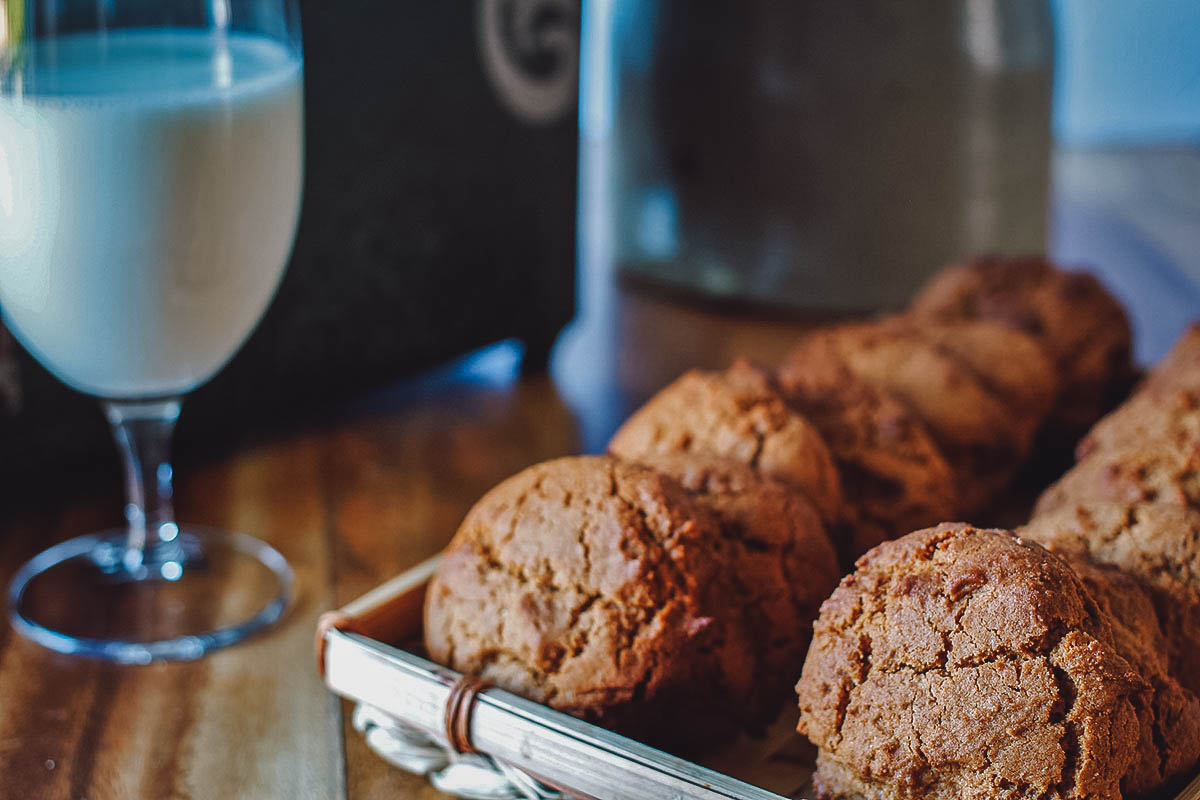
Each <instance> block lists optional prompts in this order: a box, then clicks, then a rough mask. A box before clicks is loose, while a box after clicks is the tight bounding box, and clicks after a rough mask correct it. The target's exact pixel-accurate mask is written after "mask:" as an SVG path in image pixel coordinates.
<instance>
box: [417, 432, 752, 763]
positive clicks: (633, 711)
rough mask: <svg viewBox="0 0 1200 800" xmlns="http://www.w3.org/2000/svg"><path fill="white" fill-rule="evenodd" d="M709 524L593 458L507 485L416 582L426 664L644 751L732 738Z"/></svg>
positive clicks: (722, 590)
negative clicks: (651, 744) (428, 577)
mask: <svg viewBox="0 0 1200 800" xmlns="http://www.w3.org/2000/svg"><path fill="white" fill-rule="evenodd" d="M734 552H735V551H734V550H733V549H732V548H731V547H730V545H729V543H728V541H727V537H726V535H725V534H724V533H723V531H722V528H721V523H720V521H719V520H718V519H717V517H716V515H715V514H713V513H712V511H710V510H709V509H708V508H706V507H704V506H703V505H702V504H700V503H698V502H696V501H694V500H693V499H692V498H690V497H689V496H688V494H687V492H686V491H685V490H684V489H683V487H681V486H680V485H679V484H678V483H677V482H676V481H674V480H672V479H670V478H668V477H666V476H664V475H662V474H660V473H658V472H656V471H654V470H652V469H650V468H649V467H643V466H638V465H635V464H630V463H627V462H622V461H619V460H617V459H615V458H610V457H605V456H582V457H572V458H562V459H557V460H554V461H549V462H546V463H543V464H538V465H536V466H533V467H530V468H529V469H526V470H524V471H523V472H521V473H519V474H517V475H515V476H513V477H512V478H509V479H508V480H506V481H504V482H503V483H501V484H500V485H499V486H497V487H496V488H495V489H493V490H492V491H490V492H489V493H488V494H487V495H485V496H484V497H483V499H481V500H480V501H479V502H478V503H477V504H476V505H475V507H474V508H472V509H471V511H470V512H469V513H468V514H467V517H466V519H465V520H464V521H463V524H462V526H461V527H460V528H459V531H458V533H457V534H456V535H455V537H454V539H453V541H452V542H451V543H450V546H449V547H448V548H447V550H446V552H445V556H444V560H443V562H442V565H441V567H440V569H439V571H438V573H437V575H436V576H435V577H434V579H433V580H432V581H431V583H430V586H429V590H428V594H427V597H426V606H425V641H426V646H427V647H428V650H429V653H430V655H431V657H432V658H433V659H434V660H435V661H438V662H440V663H443V664H446V665H448V666H450V667H452V668H454V669H456V670H459V671H461V672H465V673H471V674H475V675H479V676H481V677H483V678H485V679H487V680H490V681H492V682H493V683H495V684H496V685H498V686H501V687H503V688H505V689H508V690H510V691H512V692H515V693H517V694H520V695H522V696H525V697H528V698H530V699H532V700H536V701H538V702H541V703H546V704H548V705H550V706H551V707H553V708H557V709H559V710H562V711H566V712H567V713H570V714H575V715H577V716H580V717H583V718H585V719H589V720H593V721H596V722H598V723H600V724H603V725H607V726H610V727H614V728H617V729H619V730H622V731H625V732H628V733H630V734H632V735H636V736H639V737H641V738H644V739H648V740H650V741H655V742H667V743H672V744H681V745H684V746H686V745H688V744H695V743H696V742H697V740H700V741H704V740H706V739H711V738H713V737H714V736H718V735H722V732H725V733H728V732H731V731H736V730H737V729H738V726H739V725H740V724H741V722H742V720H743V719H744V718H745V716H746V713H747V709H750V708H758V707H759V701H758V698H757V692H758V687H756V686H755V677H756V674H757V673H756V669H757V664H756V663H755V656H754V648H753V647H752V645H751V642H750V641H749V640H748V638H747V625H746V622H745V615H744V613H743V610H742V608H741V607H740V606H739V604H738V603H737V602H736V599H737V597H738V595H737V591H736V587H734V586H733V585H732V582H731V580H730V576H729V567H728V565H729V564H730V563H731V562H732V559H733V556H734Z"/></svg>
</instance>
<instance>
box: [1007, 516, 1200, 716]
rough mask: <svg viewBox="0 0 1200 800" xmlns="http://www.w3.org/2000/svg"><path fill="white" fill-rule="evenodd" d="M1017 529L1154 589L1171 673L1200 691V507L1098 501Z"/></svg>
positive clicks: (1036, 519) (1040, 519)
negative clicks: (1198, 666)
mask: <svg viewBox="0 0 1200 800" xmlns="http://www.w3.org/2000/svg"><path fill="white" fill-rule="evenodd" d="M1018 533H1020V535H1021V536H1022V537H1025V538H1027V539H1032V540H1034V541H1036V542H1039V543H1040V544H1043V545H1045V546H1047V547H1051V548H1053V549H1055V550H1058V551H1060V552H1063V553H1071V554H1075V555H1078V556H1081V557H1086V558H1087V559H1089V560H1091V561H1093V562H1095V563H1098V564H1109V565H1111V566H1114V567H1116V568H1117V569H1120V570H1121V571H1122V572H1124V573H1125V574H1126V575H1129V576H1131V577H1133V578H1134V579H1136V580H1137V581H1139V582H1140V583H1141V584H1142V585H1143V586H1145V587H1146V588H1147V590H1148V591H1149V592H1150V595H1151V597H1152V598H1153V600H1154V607H1155V610H1156V612H1157V614H1158V619H1159V622H1160V624H1161V626H1162V629H1163V633H1164V635H1165V636H1166V640H1167V649H1166V652H1167V655H1168V656H1169V658H1170V662H1171V674H1172V675H1174V676H1175V677H1176V678H1177V679H1178V680H1179V681H1180V683H1182V684H1183V685H1184V686H1186V687H1188V688H1189V689H1191V690H1192V691H1193V692H1195V693H1197V694H1200V669H1197V665H1200V512H1197V511H1193V510H1190V509H1187V508H1182V507H1179V506H1171V505H1162V504H1119V503H1092V504H1086V505H1069V506H1066V507H1063V508H1060V509H1057V510H1055V511H1053V512H1050V513H1046V514H1040V515H1038V516H1036V517H1034V518H1033V520H1031V521H1030V523H1029V524H1028V525H1026V526H1024V527H1023V528H1021V529H1020V530H1019V531H1018Z"/></svg>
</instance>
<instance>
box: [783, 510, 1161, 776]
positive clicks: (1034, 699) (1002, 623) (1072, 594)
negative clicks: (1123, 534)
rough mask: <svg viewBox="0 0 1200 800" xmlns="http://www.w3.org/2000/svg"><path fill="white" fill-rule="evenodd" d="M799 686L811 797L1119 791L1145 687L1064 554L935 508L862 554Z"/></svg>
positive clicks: (822, 623)
mask: <svg viewBox="0 0 1200 800" xmlns="http://www.w3.org/2000/svg"><path fill="white" fill-rule="evenodd" d="M796 691H797V694H798V696H799V701H800V710H801V721H800V731H801V732H802V733H804V734H806V735H807V736H808V737H809V739H811V740H812V741H813V743H814V744H816V745H817V746H818V747H819V748H820V755H819V758H818V769H817V773H816V775H815V777H814V783H815V786H816V788H817V793H818V796H819V797H821V798H838V797H880V798H882V797H889V798H914V800H915V798H924V799H926V800H940V798H947V799H949V798H955V799H956V800H958V799H966V798H970V799H971V800H974V799H975V798H979V800H982V799H983V798H995V797H1013V798H1015V797H1059V798H1113V799H1115V798H1119V797H1121V794H1120V788H1119V783H1120V780H1121V778H1122V776H1123V775H1124V774H1125V773H1126V771H1127V770H1128V768H1129V766H1130V765H1131V764H1132V763H1133V761H1134V759H1135V758H1136V756H1137V742H1138V738H1139V731H1140V728H1139V724H1138V719H1137V716H1136V714H1135V711H1134V706H1133V703H1132V698H1133V697H1135V696H1140V695H1144V694H1145V693H1146V692H1147V691H1148V687H1147V685H1146V684H1145V683H1144V681H1142V680H1141V679H1140V678H1139V677H1138V676H1137V675H1136V674H1135V673H1134V672H1133V671H1132V669H1131V668H1130V665H1129V664H1128V662H1127V661H1125V659H1123V658H1121V656H1120V655H1119V654H1118V653H1117V652H1116V650H1115V648H1114V645H1113V632H1112V628H1111V625H1110V623H1109V622H1108V621H1107V620H1106V618H1105V617H1104V615H1103V613H1102V612H1101V610H1100V609H1099V607H1098V606H1097V605H1096V603H1095V601H1094V600H1093V599H1092V597H1091V595H1090V594H1089V593H1088V592H1087V590H1086V589H1085V588H1084V587H1083V585H1082V584H1081V582H1080V580H1079V578H1078V577H1077V576H1076V575H1075V573H1074V572H1073V571H1072V570H1071V568H1070V567H1069V566H1068V565H1067V564H1066V562H1065V561H1063V560H1062V559H1060V558H1058V557H1057V556H1054V555H1052V554H1050V553H1048V552H1047V551H1045V550H1044V549H1043V548H1041V547H1040V546H1038V545H1036V544H1032V543H1025V542H1023V541H1021V540H1020V539H1018V538H1016V537H1015V536H1014V535H1012V534H1010V533H1008V532H1006V531H996V530H980V529H975V528H971V527H969V526H966V525H961V524H945V525H940V526H938V527H937V528H930V529H927V530H923V531H917V532H915V533H912V534H909V535H908V536H905V537H903V538H901V539H897V540H895V541H892V542H886V543H884V544H882V545H880V546H879V547H877V548H875V549H874V550H872V551H871V552H869V553H867V554H866V555H865V556H863V558H861V559H860V560H859V562H858V569H857V571H855V572H854V573H852V574H851V575H849V576H847V577H846V578H844V579H843V580H842V583H841V585H840V586H839V587H838V589H837V590H836V591H835V592H834V593H833V595H832V596H831V597H830V598H829V600H828V601H826V603H825V605H824V606H823V607H822V609H821V616H820V618H819V619H818V621H817V623H816V626H815V629H814V638H813V645H812V648H811V649H810V650H809V655H808V658H807V660H806V661H805V665H804V672H803V675H802V677H801V679H800V682H799V684H798V685H797V687H796Z"/></svg>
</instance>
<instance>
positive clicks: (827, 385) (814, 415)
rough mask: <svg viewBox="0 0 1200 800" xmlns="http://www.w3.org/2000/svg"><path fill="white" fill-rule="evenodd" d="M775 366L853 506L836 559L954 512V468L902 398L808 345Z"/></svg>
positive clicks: (950, 516) (845, 559)
mask: <svg viewBox="0 0 1200 800" xmlns="http://www.w3.org/2000/svg"><path fill="white" fill-rule="evenodd" d="M806 352H807V357H806V358H803V359H801V358H792V359H791V360H789V361H788V362H787V364H785V365H784V367H783V368H782V369H781V370H780V373H779V382H780V385H781V387H782V388H783V390H784V393H785V394H786V396H787V399H788V402H789V403H791V404H792V405H793V406H795V407H796V408H798V409H799V410H800V412H801V413H802V414H804V416H805V417H806V418H807V419H808V420H809V421H810V422H812V424H813V426H814V427H815V428H816V429H817V431H818V432H820V434H821V436H822V438H824V439H825V443H826V444H827V445H829V450H830V452H831V453H832V454H833V458H834V460H835V462H836V463H837V467H838V472H839V473H840V474H841V477H842V491H843V493H844V494H845V497H846V504H847V505H848V506H849V507H850V508H851V509H853V510H854V511H855V512H856V514H855V515H854V517H852V518H851V519H849V520H847V522H846V523H845V524H844V525H843V526H840V527H843V528H845V529H846V530H845V531H844V532H843V531H841V530H838V531H836V533H837V534H838V550H839V552H840V553H841V555H842V559H843V562H844V563H846V564H851V563H853V561H854V559H856V558H858V557H859V556H860V555H862V554H863V553H865V552H866V551H867V550H869V549H871V548H872V547H874V546H875V545H877V544H879V543H880V542H883V541H886V540H888V539H894V538H895V537H897V536H900V535H903V534H905V533H908V532H909V531H913V530H916V529H918V528H924V527H926V526H928V525H933V524H935V523H937V522H940V521H942V520H946V519H953V518H954V517H955V516H956V515H957V513H958V503H957V497H956V491H957V490H956V487H955V480H954V473H953V471H952V470H951V469H950V465H949V464H948V463H947V462H946V459H945V457H944V456H943V455H942V452H941V449H940V448H939V447H938V446H937V444H936V443H935V442H934V440H933V436H932V435H931V434H930V433H929V430H928V429H927V428H926V427H925V424H924V423H922V422H921V421H920V420H919V419H917V417H916V416H915V415H914V414H913V413H912V412H911V411H909V410H908V408H907V407H905V406H904V404H903V403H900V402H899V401H897V400H895V399H894V398H892V397H891V396H890V395H889V394H887V393H886V392H883V391H880V390H878V389H876V388H875V387H873V386H872V385H871V384H869V383H867V382H866V381H864V380H862V379H861V378H859V377H858V376H857V375H855V374H854V373H853V372H851V371H850V369H849V368H848V367H847V366H846V365H845V363H844V362H843V361H842V359H841V358H839V357H831V354H830V353H829V352H828V351H827V350H826V349H824V348H819V347H813V348H811V349H809V350H808V351H806Z"/></svg>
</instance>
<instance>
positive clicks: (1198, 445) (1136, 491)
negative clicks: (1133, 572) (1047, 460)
mask: <svg viewBox="0 0 1200 800" xmlns="http://www.w3.org/2000/svg"><path fill="white" fill-rule="evenodd" d="M1090 503H1122V504H1126V505H1130V504H1134V503H1164V504H1167V505H1175V506H1184V507H1191V508H1197V509H1200V442H1195V443H1192V444H1190V445H1188V446H1184V447H1176V446H1171V445H1169V444H1168V443H1166V442H1163V441H1155V440H1146V441H1140V442H1133V443H1131V444H1129V445H1127V446H1125V447H1113V448H1106V449H1101V450H1097V451H1095V452H1093V453H1090V454H1089V455H1088V456H1087V458H1085V459H1084V460H1082V461H1080V462H1079V463H1078V464H1076V465H1075V466H1074V467H1072V468H1071V469H1070V470H1068V471H1067V473H1066V474H1065V475H1063V476H1062V477H1061V478H1060V479H1059V480H1058V481H1057V482H1056V483H1054V484H1053V485H1051V486H1050V487H1049V488H1048V489H1046V491H1045V492H1043V493H1042V496H1041V497H1039V498H1038V501H1037V505H1036V506H1035V507H1034V514H1035V516H1036V515H1040V514H1045V513H1048V512H1050V511H1053V510H1054V509H1056V508H1064V507H1067V506H1074V505H1079V504H1090Z"/></svg>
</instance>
